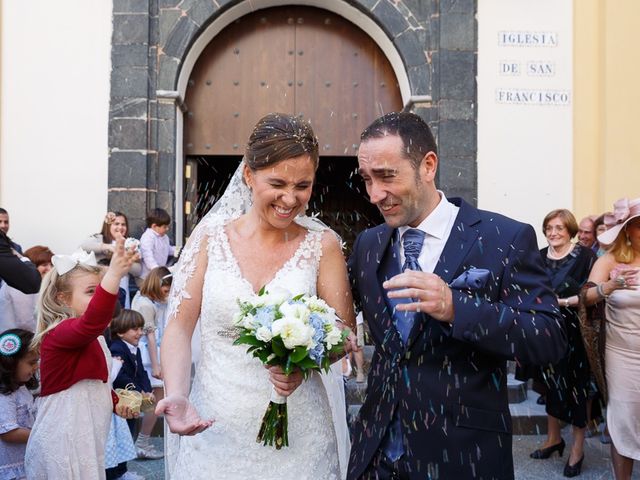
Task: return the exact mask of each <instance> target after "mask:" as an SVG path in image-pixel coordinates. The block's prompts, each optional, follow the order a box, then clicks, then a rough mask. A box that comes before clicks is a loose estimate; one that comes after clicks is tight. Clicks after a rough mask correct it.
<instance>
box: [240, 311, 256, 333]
mask: <svg viewBox="0 0 640 480" xmlns="http://www.w3.org/2000/svg"><path fill="white" fill-rule="evenodd" d="M240 324H241V325H242V326H243V327H244V328H246V329H247V330H255V328H256V317H254V316H253V315H251V314H250V313H247V314H246V315H245V316H244V317H242V321H241V323H240Z"/></svg>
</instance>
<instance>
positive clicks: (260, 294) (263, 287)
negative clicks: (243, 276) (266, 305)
mask: <svg viewBox="0 0 640 480" xmlns="http://www.w3.org/2000/svg"><path fill="white" fill-rule="evenodd" d="M266 291H267V286H266V285H263V286H262V288H261V289H260V291H259V292H258V296H259V297H261V296H262V295H264V292H266Z"/></svg>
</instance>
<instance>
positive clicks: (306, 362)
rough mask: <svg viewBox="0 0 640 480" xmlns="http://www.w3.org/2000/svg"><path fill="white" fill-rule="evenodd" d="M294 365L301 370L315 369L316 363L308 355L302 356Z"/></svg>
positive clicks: (316, 367)
mask: <svg viewBox="0 0 640 480" xmlns="http://www.w3.org/2000/svg"><path fill="white" fill-rule="evenodd" d="M296 365H297V366H298V367H300V368H301V369H303V370H317V369H318V364H317V363H316V362H315V361H314V360H313V359H311V358H309V357H304V358H303V359H302V360H300V361H299V362H296Z"/></svg>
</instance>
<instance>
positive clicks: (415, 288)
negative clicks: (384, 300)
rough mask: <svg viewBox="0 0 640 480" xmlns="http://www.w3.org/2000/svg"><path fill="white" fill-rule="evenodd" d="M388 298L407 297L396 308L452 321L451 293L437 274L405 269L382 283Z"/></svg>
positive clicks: (444, 320) (443, 320)
mask: <svg viewBox="0 0 640 480" xmlns="http://www.w3.org/2000/svg"><path fill="white" fill-rule="evenodd" d="M382 286H383V288H385V289H386V290H389V292H388V295H389V298H409V299H411V302H410V303H401V304H399V305H398V306H397V307H396V308H397V309H398V310H401V311H408V312H424V313H426V314H428V315H430V316H432V317H433V318H435V319H436V320H439V321H441V322H447V323H451V322H453V317H454V311H453V295H452V294H451V289H450V288H449V285H447V284H446V282H445V281H444V280H442V279H441V278H440V277H439V276H438V275H436V274H434V273H428V272H416V271H413V270H406V271H405V272H403V273H401V274H400V275H396V276H395V277H393V278H392V279H390V280H387V281H386V282H384V283H383V284H382Z"/></svg>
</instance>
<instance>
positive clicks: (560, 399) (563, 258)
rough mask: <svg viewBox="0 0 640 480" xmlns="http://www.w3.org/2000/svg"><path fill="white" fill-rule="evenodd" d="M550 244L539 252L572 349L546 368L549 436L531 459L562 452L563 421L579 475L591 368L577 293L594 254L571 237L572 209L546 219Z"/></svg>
mask: <svg viewBox="0 0 640 480" xmlns="http://www.w3.org/2000/svg"><path fill="white" fill-rule="evenodd" d="M542 229H543V232H544V235H545V237H546V239H547V242H548V244H549V246H548V247H547V248H543V249H542V250H541V251H540V253H541V255H542V258H543V261H544V263H545V265H546V268H547V272H548V273H549V277H550V278H551V286H552V288H553V290H554V292H555V293H556V295H557V296H558V304H559V305H560V312H561V313H562V318H563V320H564V328H565V330H566V332H567V338H568V341H569V349H568V351H567V355H566V356H565V358H564V359H563V360H562V361H561V362H560V363H558V364H556V365H552V366H549V367H545V368H543V369H542V372H540V373H541V376H542V379H543V381H544V383H545V384H546V386H547V388H548V391H547V394H546V411H547V427H548V430H547V439H546V441H545V442H544V444H543V445H542V447H541V448H539V449H538V450H536V451H535V452H533V453H532V454H531V458H536V459H544V458H549V457H550V456H551V454H553V453H554V452H555V451H557V452H558V453H559V454H560V455H562V453H563V451H564V448H565V442H564V440H563V438H562V436H561V434H560V420H562V421H564V422H567V423H570V424H571V425H572V426H573V446H572V447H571V453H570V455H569V458H568V460H567V463H566V465H565V468H564V475H565V476H566V477H574V476H576V475H579V474H580V471H581V468H582V461H583V460H584V452H583V447H584V438H585V430H586V426H587V399H588V397H589V391H590V377H591V375H590V371H589V363H588V360H587V356H586V353H585V350H584V345H583V342H582V335H581V333H580V322H579V320H578V312H577V306H578V293H579V292H580V288H581V287H582V285H583V284H584V283H585V282H586V281H587V278H589V272H590V271H591V267H592V265H593V263H594V262H595V259H596V256H595V254H594V253H593V252H592V251H591V249H589V248H584V247H582V246H581V245H579V244H577V243H573V242H572V241H571V240H572V239H573V238H574V237H575V236H576V234H577V233H578V223H577V222H576V219H575V217H574V216H573V214H572V213H571V212H570V211H569V210H564V209H560V210H553V211H552V212H550V213H549V214H548V215H547V216H546V217H545V218H544V221H543V223H542Z"/></svg>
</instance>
